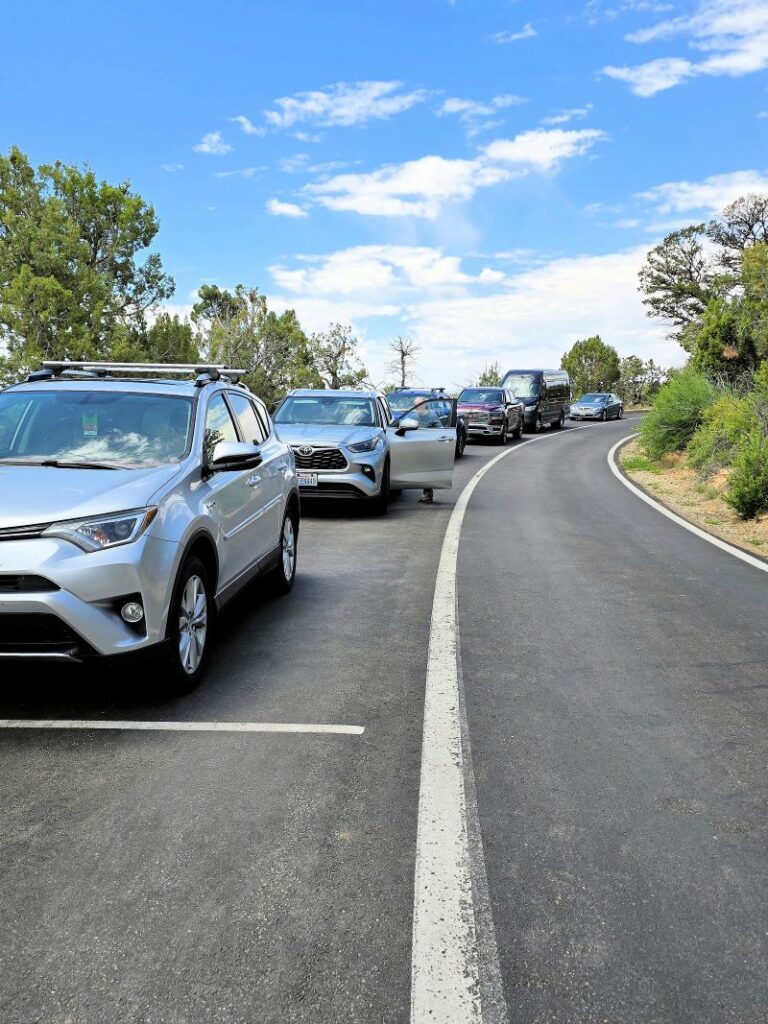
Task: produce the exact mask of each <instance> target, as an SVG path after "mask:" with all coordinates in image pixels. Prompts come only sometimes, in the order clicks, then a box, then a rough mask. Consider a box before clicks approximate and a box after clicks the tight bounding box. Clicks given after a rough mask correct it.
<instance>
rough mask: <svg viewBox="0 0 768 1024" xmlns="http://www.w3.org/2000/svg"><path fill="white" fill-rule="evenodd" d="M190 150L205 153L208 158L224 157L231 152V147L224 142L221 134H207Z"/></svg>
mask: <svg viewBox="0 0 768 1024" xmlns="http://www.w3.org/2000/svg"><path fill="white" fill-rule="evenodd" d="M192 148H193V149H194V151H195V152H196V153H207V154H208V155H210V156H224V155H225V154H226V153H231V152H232V147H231V146H230V145H229V143H228V142H225V141H224V139H223V138H222V135H221V132H208V133H207V134H206V135H204V136H203V137H202V139H201V140H200V141H199V142H198V144H197V145H196V146H193V147H192Z"/></svg>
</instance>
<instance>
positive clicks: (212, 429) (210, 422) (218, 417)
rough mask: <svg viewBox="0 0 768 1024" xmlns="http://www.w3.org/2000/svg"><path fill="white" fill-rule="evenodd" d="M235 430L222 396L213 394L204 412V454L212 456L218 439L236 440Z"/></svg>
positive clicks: (209, 457)
mask: <svg viewBox="0 0 768 1024" xmlns="http://www.w3.org/2000/svg"><path fill="white" fill-rule="evenodd" d="M238 440H239V438H238V436H237V430H236V429H235V424H234V422H233V420H232V416H231V415H230V412H229V409H228V407H227V403H226V402H225V401H224V396H223V395H222V394H221V392H219V394H218V395H214V396H213V398H212V399H211V401H210V403H209V405H208V411H207V412H206V414H205V455H206V458H207V459H209V460H210V459H212V458H213V449H214V448H215V447H216V445H217V444H218V443H219V441H238Z"/></svg>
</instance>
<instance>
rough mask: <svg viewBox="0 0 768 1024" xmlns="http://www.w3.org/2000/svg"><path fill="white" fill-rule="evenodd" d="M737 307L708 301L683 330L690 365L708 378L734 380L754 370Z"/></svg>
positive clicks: (749, 345)
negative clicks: (701, 311)
mask: <svg viewBox="0 0 768 1024" xmlns="http://www.w3.org/2000/svg"><path fill="white" fill-rule="evenodd" d="M741 328H742V318H741V315H740V303H739V302H738V301H737V302H727V301H726V300H725V299H712V300H711V301H710V302H709V303H708V304H707V306H706V308H705V309H704V312H703V313H702V315H701V317H700V318H699V320H697V321H695V322H694V323H692V324H690V325H689V326H688V327H687V328H686V330H685V340H686V346H685V347H686V348H687V349H688V351H689V352H692V353H693V355H692V359H691V362H692V365H693V366H694V367H695V368H696V369H697V370H699V371H700V372H701V373H705V374H707V375H708V376H710V377H717V376H720V377H727V378H735V377H737V376H739V375H740V374H742V373H743V372H744V371H745V370H747V369H749V368H751V367H752V366H754V363H755V358H754V349H753V347H752V344H751V341H750V339H749V338H748V337H745V336H744V332H743V331H742V329H741Z"/></svg>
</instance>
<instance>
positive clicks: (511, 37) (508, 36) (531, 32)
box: [491, 21, 538, 45]
mask: <svg viewBox="0 0 768 1024" xmlns="http://www.w3.org/2000/svg"><path fill="white" fill-rule="evenodd" d="M537 35H538V32H537V31H536V29H535V28H534V27H533V25H532V24H531V23H530V21H529V22H528V23H527V24H525V25H523V27H522V28H521V29H520V31H519V32H496V33H495V34H494V35H492V36H491V39H492V40H493V42H494V43H499V44H501V45H504V44H505V43H517V42H520V40H521V39H533V37H534V36H537Z"/></svg>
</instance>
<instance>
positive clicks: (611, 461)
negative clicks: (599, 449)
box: [608, 434, 768, 572]
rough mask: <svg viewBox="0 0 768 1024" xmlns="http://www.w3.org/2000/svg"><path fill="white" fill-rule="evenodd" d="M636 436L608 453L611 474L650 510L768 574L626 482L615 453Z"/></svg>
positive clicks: (756, 561) (766, 567) (749, 558)
mask: <svg viewBox="0 0 768 1024" xmlns="http://www.w3.org/2000/svg"><path fill="white" fill-rule="evenodd" d="M638 436H639V435H638V434H630V435H629V437H624V438H622V439H621V441H618V442H617V443H616V444H615V445H614V446H613V448H611V450H610V451H609V452H608V465H609V466H610V467H611V472H612V473H613V475H614V476H615V477H616V478H617V480H621V482H622V483H623V484H624V486H625V487H628V488H629V490H630V491H632V493H633V494H636V495H637V497H638V498H641V499H642V500H643V501H644V502H645V503H646V504H647V505H650V506H651V508H655V509H656V511H657V512H661V514H662V515H663V516H666V517H667V519H671V520H672V522H673V523H677V525H678V526H684V527H685V529H686V530H690V532H691V533H695V534H696V536H697V537H701V539H702V540H705V541H707V542H708V543H709V544H714V545H715V547H716V548H720V550H721V551H727V552H728V554H729V555H733V556H734V557H736V558H740V559H741V560H742V562H746V563H747V565H752V566H754V568H755V569H760V570H761V571H762V572H768V562H764V561H762V559H760V558H755V557H754V556H753V555H750V554H749V552H747V551H742V550H741V549H740V548H737V547H734V545H733V544H729V543H728V542H727V541H725V540H720V538H719V537H715V536H713V535H712V534H711V533H707V531H706V530H702V529H700V528H699V527H698V526H694V525H693V523H689V522H688V520H687V519H683V517H682V516H679V515H677V514H676V513H675V512H672V511H671V510H670V509H668V508H667V507H666V506H665V505H662V504H661V502H658V501H655V500H654V499H653V498H651V497H650V495H648V494H646V493H645V491H643V490H641V489H640V488H639V487H637V486H636V485H635V484H633V483H632V482H631V481H630V480H628V479H627V478H626V477H625V476H624V474H623V473H622V472H621V470H620V469H619V467H618V466H617V464H616V452H617V451H618V450H619V448H621V446H622V445H623V444H626V443H627V442H628V441H631V440H632V439H633V438H635V437H638Z"/></svg>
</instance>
